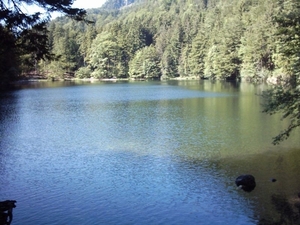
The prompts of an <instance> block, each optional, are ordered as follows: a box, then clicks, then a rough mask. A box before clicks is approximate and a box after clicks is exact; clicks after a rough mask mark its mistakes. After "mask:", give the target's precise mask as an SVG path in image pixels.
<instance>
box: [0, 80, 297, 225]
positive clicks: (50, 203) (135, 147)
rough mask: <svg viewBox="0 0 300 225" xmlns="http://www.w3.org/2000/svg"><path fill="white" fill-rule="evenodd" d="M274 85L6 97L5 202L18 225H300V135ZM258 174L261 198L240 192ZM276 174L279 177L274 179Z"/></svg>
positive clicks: (134, 87)
mask: <svg viewBox="0 0 300 225" xmlns="http://www.w3.org/2000/svg"><path fill="white" fill-rule="evenodd" d="M266 89H267V86H266V85H263V84H260V85H253V84H247V83H229V82H211V81H166V82H115V83H109V82H107V83H105V82H96V83H70V82H69V83H62V82H50V83H48V82H42V83H32V84H27V85H26V86H25V85H24V86H22V87H21V88H20V89H19V90H16V91H12V92H8V93H2V94H0V96H1V97H0V138H1V139H0V182H1V186H0V200H6V199H14V200H17V207H16V208H15V209H14V219H13V222H12V224H13V225H24V224H26V225H69V224H70V225H83V224H84V225H85V224H86V225H94V224H95V225H96V224H108V225H109V224H113V225H114V224H121V225H123V224H124V225H125V224H153V225H156V224H163V225H171V224H214V225H218V224H222V225H224V224H230V225H231V224H239V225H246V224H249V225H252V224H284V223H285V224H299V221H300V219H299V211H298V208H297V207H294V204H295V203H297V201H298V199H297V193H298V192H300V179H299V171H300V163H299V162H300V141H299V132H298V133H295V134H294V135H293V136H292V137H291V138H290V139H289V140H288V141H287V142H284V143H282V144H281V145H279V146H273V145H272V144H271V142H272V137H274V136H275V135H276V134H277V133H278V132H279V131H280V130H282V129H283V128H284V127H285V126H286V123H284V122H281V121H280V117H279V116H277V115H276V116H269V115H266V114H263V113H261V110H262V108H261V103H262V100H261V98H260V97H259V95H258V94H261V93H262V91H263V90H266ZM245 173H250V174H253V175H254V176H255V178H256V181H257V187H256V189H255V190H254V191H253V192H251V193H246V192H243V191H242V190H238V189H237V187H236V185H235V183H234V181H235V178H236V177H237V176H238V175H240V174H245ZM271 178H276V179H277V182H274V183H272V182H271V181H270V179H271Z"/></svg>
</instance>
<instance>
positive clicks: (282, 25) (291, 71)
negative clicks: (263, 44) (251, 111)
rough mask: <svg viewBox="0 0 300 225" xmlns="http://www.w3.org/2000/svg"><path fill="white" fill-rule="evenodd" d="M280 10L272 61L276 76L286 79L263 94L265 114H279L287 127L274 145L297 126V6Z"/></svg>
mask: <svg viewBox="0 0 300 225" xmlns="http://www.w3.org/2000/svg"><path fill="white" fill-rule="evenodd" d="M279 9H280V11H279V13H278V14H277V15H276V23H277V27H278V29H277V31H276V32H275V36H276V42H275V44H276V49H275V50H276V53H275V54H274V61H275V63H276V66H277V68H276V69H277V72H279V73H280V75H281V77H282V78H283V77H285V79H284V83H283V84H282V85H280V86H276V87H274V88H272V89H270V90H268V91H266V92H264V94H263V97H264V99H265V105H264V112H266V113H268V114H271V115H272V114H275V113H281V114H282V119H284V120H288V121H289V125H288V127H287V128H286V129H285V130H283V131H282V132H280V133H279V134H278V135H277V136H276V137H275V138H274V141H273V143H274V144H279V143H280V142H281V141H283V140H286V139H287V138H288V137H289V136H290V134H291V132H293V131H295V130H296V128H297V127H299V126H300V101H299V99H300V88H299V87H300V77H299V75H300V72H299V71H300V62H299V59H300V58H299V57H300V38H299V34H300V33H299V32H300V30H299V27H300V14H299V13H300V2H299V1H298V0H291V1H288V2H285V1H284V2H282V4H281V5H280V8H279ZM286 77H287V78H288V79H286Z"/></svg>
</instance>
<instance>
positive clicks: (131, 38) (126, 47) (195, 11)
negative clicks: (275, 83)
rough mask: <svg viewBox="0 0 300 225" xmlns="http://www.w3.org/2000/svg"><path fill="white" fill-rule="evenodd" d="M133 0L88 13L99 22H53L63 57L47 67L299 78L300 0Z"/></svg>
mask: <svg viewBox="0 0 300 225" xmlns="http://www.w3.org/2000/svg"><path fill="white" fill-rule="evenodd" d="M125 3H126V4H125ZM132 3H133V1H132V0H128V1H125V0H123V1H115V0H114V1H109V0H108V2H107V3H106V4H105V5H104V6H105V7H104V8H100V9H93V10H90V11H88V19H89V20H92V21H94V23H93V24H86V23H84V22H75V21H73V20H72V19H70V18H67V17H60V18H57V19H55V20H53V21H51V22H50V23H49V46H50V48H51V52H52V53H53V55H55V60H54V61H53V60H52V61H50V60H49V61H41V62H40V63H39V65H38V68H37V69H38V70H39V72H41V73H44V74H46V75H47V76H48V77H60V78H63V77H64V76H66V74H71V75H72V74H75V76H76V77H79V78H89V77H93V78H113V77H114V78H129V77H130V78H173V77H200V78H210V79H236V78H247V79H255V80H256V79H266V78H267V77H270V76H274V77H277V76H289V75H294V74H295V69H297V68H299V21H300V18H299V15H300V14H299V12H300V10H299V5H300V3H299V1H298V0H291V1H279V0H264V1H261V0H152V1H147V0H144V1H136V2H134V3H133V4H132ZM116 5H117V6H127V7H122V8H120V9H115V8H116Z"/></svg>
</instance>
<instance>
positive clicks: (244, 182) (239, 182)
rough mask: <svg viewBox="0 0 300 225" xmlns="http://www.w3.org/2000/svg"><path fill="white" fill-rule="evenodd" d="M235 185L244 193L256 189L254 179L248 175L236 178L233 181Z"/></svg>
mask: <svg viewBox="0 0 300 225" xmlns="http://www.w3.org/2000/svg"><path fill="white" fill-rule="evenodd" d="M235 184H236V186H238V187H239V188H241V189H242V190H244V191H246V192H251V191H253V190H254V188H255V187H256V183H255V178H254V177H253V176H252V175H250V174H245V175H240V176H238V177H237V178H236V180H235Z"/></svg>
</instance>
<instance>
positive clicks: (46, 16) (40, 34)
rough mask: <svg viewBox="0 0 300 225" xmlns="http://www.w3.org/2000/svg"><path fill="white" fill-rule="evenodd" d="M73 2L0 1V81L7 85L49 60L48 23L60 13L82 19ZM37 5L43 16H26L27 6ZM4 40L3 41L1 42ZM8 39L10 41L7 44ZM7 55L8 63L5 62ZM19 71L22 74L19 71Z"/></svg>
mask: <svg viewBox="0 0 300 225" xmlns="http://www.w3.org/2000/svg"><path fill="white" fill-rule="evenodd" d="M72 4H73V1H72V0H51V1H42V0H19V1H14V0H12V1H4V0H1V2H0V37H1V40H3V41H1V43H0V48H1V55H2V56H5V57H0V64H1V65H2V67H1V68H0V79H1V80H2V82H3V81H5V82H4V83H7V82H8V81H9V80H11V79H13V77H14V76H12V73H11V72H10V71H12V70H13V71H15V72H14V73H13V74H14V75H15V74H20V73H21V72H27V70H30V66H31V67H32V68H34V67H36V65H37V60H40V59H49V58H50V57H51V56H52V55H51V53H50V48H49V42H48V34H47V26H46V25H47V22H48V21H49V20H50V18H51V13H52V12H62V13H64V14H65V15H67V16H69V17H71V18H74V19H77V20H84V17H85V14H86V12H85V10H82V9H75V8H72V7H71V5H72ZM32 5H36V6H39V7H40V8H41V9H42V10H44V11H45V13H39V12H38V13H34V14H29V13H27V12H26V9H25V8H26V7H29V6H32ZM2 38H3V39H2ZM8 39H10V40H9V41H8ZM8 56H9V58H10V60H7V57H8ZM21 70H22V71H21Z"/></svg>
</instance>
